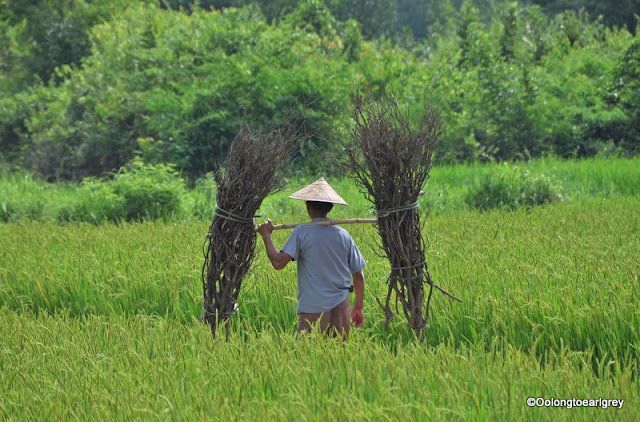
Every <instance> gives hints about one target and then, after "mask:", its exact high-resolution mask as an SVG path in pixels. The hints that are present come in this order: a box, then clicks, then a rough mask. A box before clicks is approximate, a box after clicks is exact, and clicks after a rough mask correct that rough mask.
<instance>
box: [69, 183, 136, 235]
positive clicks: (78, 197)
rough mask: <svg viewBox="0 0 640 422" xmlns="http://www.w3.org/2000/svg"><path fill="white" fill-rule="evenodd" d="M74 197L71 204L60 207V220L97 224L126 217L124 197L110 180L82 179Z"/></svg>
mask: <svg viewBox="0 0 640 422" xmlns="http://www.w3.org/2000/svg"><path fill="white" fill-rule="evenodd" d="M73 198H74V199H73V200H72V201H71V202H70V203H69V204H67V205H63V206H61V207H60V208H59V210H58V215H57V219H58V220H59V221H86V222H91V223H96V224H97V223H100V222H102V221H107V220H108V221H118V220H122V219H123V218H124V217H123V214H122V211H123V209H124V208H125V206H124V205H125V204H124V202H125V201H124V198H122V197H121V196H119V195H117V194H116V193H115V192H114V190H113V184H112V183H110V182H106V181H102V180H99V179H96V178H93V177H88V178H86V179H84V180H83V181H82V185H81V186H80V187H79V188H78V189H77V190H76V192H75V194H74V196H73Z"/></svg>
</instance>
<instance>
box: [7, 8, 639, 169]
mask: <svg viewBox="0 0 640 422" xmlns="http://www.w3.org/2000/svg"><path fill="white" fill-rule="evenodd" d="M68 1H71V0H68ZM77 1H80V0H77ZM187 3H189V2H182V3H181V4H182V5H183V6H185V7H184V8H183V9H181V10H182V11H173V10H171V7H174V6H171V5H168V4H167V3H163V4H165V6H171V7H168V8H166V9H163V8H160V7H157V6H155V5H154V4H153V3H132V4H131V5H130V7H128V8H124V7H123V8H121V10H119V11H118V12H117V19H109V18H108V17H109V16H115V15H113V14H114V13H116V12H115V11H114V10H112V9H114V8H115V5H117V4H118V3H117V1H116V0H113V2H107V3H105V5H104V8H98V9H93V7H94V6H91V7H89V6H86V7H87V8H85V9H82V10H83V11H82V13H81V12H80V10H79V9H78V10H75V9H74V12H73V13H77V14H82V16H85V14H86V15H87V16H89V15H90V16H91V17H92V18H91V19H93V17H95V16H98V15H99V16H102V17H103V19H104V20H103V21H102V23H101V24H98V25H94V24H89V23H87V24H86V25H85V26H86V28H87V31H89V33H88V34H89V35H88V39H89V42H90V46H91V54H90V55H88V56H85V57H84V58H83V59H82V66H79V65H78V64H77V63H71V64H70V65H61V66H58V67H56V68H55V78H54V79H55V81H54V80H52V81H51V82H52V83H50V84H48V85H42V84H36V85H35V86H33V87H32V88H30V89H29V90H23V91H21V92H20V93H17V94H15V95H13V94H11V93H8V94H7V93H5V92H3V94H4V95H2V96H1V98H0V148H1V149H2V157H0V162H1V163H3V164H4V165H10V166H12V167H20V166H22V167H26V168H28V169H30V170H33V171H36V172H38V173H40V174H41V175H43V176H44V177H45V178H46V179H47V180H74V181H80V180H82V179H83V178H84V177H88V176H95V177H104V176H105V175H107V174H109V173H112V172H114V171H116V170H117V169H119V168H120V167H122V166H123V165H125V164H126V163H127V162H129V161H130V160H131V159H132V158H133V157H134V156H135V155H136V154H142V156H143V157H144V159H145V160H146V161H147V162H150V163H171V164H173V165H176V167H177V168H178V169H179V170H180V171H181V172H182V174H184V175H185V177H187V178H189V179H191V180H196V179H198V178H199V177H201V176H202V175H203V174H206V173H208V172H212V171H215V170H216V169H217V167H218V165H219V163H220V162H221V161H222V160H224V157H225V154H226V152H227V149H228V146H229V144H230V142H231V140H232V139H233V138H234V137H235V135H236V133H237V131H238V128H239V127H240V126H241V124H242V122H243V121H245V120H250V121H251V122H252V124H256V125H263V124H268V123H272V122H275V121H278V120H280V119H281V118H282V116H283V114H286V112H287V111H288V110H290V109H294V110H302V109H304V110H303V111H302V114H303V115H304V119H303V120H304V123H305V124H306V125H307V127H309V129H310V130H312V131H314V136H313V137H312V138H311V139H310V140H309V141H308V142H305V143H304V144H303V145H302V146H301V149H300V150H299V151H298V153H297V156H296V160H295V162H296V168H295V171H296V172H297V174H301V175H302V174H310V173H325V174H326V173H331V172H332V171H334V169H333V168H332V167H331V166H330V165H327V164H325V162H324V161H323V160H318V159H317V156H318V152H319V151H322V152H327V153H339V151H336V146H337V145H338V143H337V142H335V140H336V139H340V138H343V137H344V136H345V133H346V130H347V126H346V125H348V124H349V123H348V120H349V119H348V117H349V116H348V111H347V109H348V104H349V102H350V91H351V88H352V84H353V83H356V84H358V85H360V86H362V87H363V89H365V90H368V91H371V92H373V93H378V94H379V93H382V92H384V90H385V89H392V90H394V92H395V93H396V96H397V98H399V101H401V102H403V103H404V105H406V106H407V108H408V109H409V110H410V111H411V112H412V113H417V112H418V110H417V109H416V104H417V103H418V99H419V98H421V97H423V95H424V94H425V91H431V92H432V93H433V94H434V95H435V96H436V97H439V98H440V100H441V106H442V109H443V119H444V121H445V122H446V123H447V125H446V129H445V133H444V134H443V136H442V138H441V141H440V143H439V145H438V146H437V148H438V150H437V154H436V157H435V158H436V161H437V162H440V163H456V162H461V161H473V160H520V159H525V160H526V159H529V158H532V157H538V156H542V155H545V154H551V155H557V156H560V157H564V158H567V157H585V156H594V155H597V154H599V153H602V154H608V152H607V151H610V150H615V151H618V152H616V153H627V154H634V153H636V152H637V151H638V147H637V145H638V143H639V141H638V138H639V137H640V136H639V135H638V130H637V128H638V127H639V126H640V125H639V124H638V117H637V116H638V115H639V114H640V113H639V112H638V110H639V108H638V104H640V101H637V98H636V95H635V93H636V92H638V91H639V90H638V89H637V87H636V86H635V85H634V84H635V81H636V80H638V79H639V78H638V77H637V75H636V74H635V73H634V72H635V71H634V70H633V69H635V67H634V66H635V65H634V63H635V61H634V60H635V59H634V57H635V56H634V55H635V53H634V52H635V51H636V49H635V47H633V46H632V43H633V42H634V38H633V36H632V35H631V34H630V33H629V32H628V31H626V30H608V29H606V28H605V27H604V26H603V25H602V23H601V22H600V21H597V20H596V21H592V20H591V18H590V17H589V16H590V15H589V14H588V13H586V12H584V11H583V12H576V13H574V12H573V11H567V12H563V13H562V14H561V15H558V16H557V17H554V18H553V19H548V18H546V17H545V16H544V15H543V14H542V11H541V10H542V9H541V8H540V7H537V6H524V5H522V4H521V3H517V2H508V3H506V2H499V3H495V2H489V1H483V0H467V1H464V2H462V3H463V4H462V5H461V4H460V2H444V3H439V4H438V5H435V4H429V5H428V7H427V9H428V10H432V11H436V10H439V11H441V12H442V13H443V15H442V16H439V17H438V19H437V22H436V21H434V23H433V25H434V27H433V28H434V31H436V32H437V34H436V35H434V36H433V37H431V38H430V39H429V40H428V41H427V42H425V43H422V44H418V43H415V42H412V41H411V40H409V39H406V37H404V38H402V37H398V38H395V39H392V40H391V39H386V40H385V39H381V40H377V41H365V39H364V37H363V33H365V32H366V31H367V30H365V25H364V24H363V23H361V22H356V21H354V20H348V21H346V22H341V19H343V18H344V17H343V16H342V15H340V18H339V19H337V18H336V17H335V16H334V13H337V12H336V10H338V9H336V8H340V7H346V6H345V5H348V4H352V3H348V2H340V1H336V2H329V3H327V4H325V3H323V2H321V1H320V0H314V1H308V2H307V1H305V2H297V3H296V4H295V5H294V4H290V3H287V2H286V1H283V2H282V3H281V4H280V6H277V7H280V10H282V11H285V10H286V12H287V13H286V14H285V13H284V12H283V13H282V14H278V15H274V16H271V17H266V16H265V14H266V13H265V12H264V10H265V9H264V8H263V9H262V10H261V9H260V8H259V7H258V6H260V7H262V6H265V5H264V4H263V3H260V2H259V4H258V6H256V5H253V6H247V7H244V8H242V9H234V8H228V7H227V6H234V5H243V4H244V3H242V4H240V2H236V3H233V2H227V3H225V4H223V3H224V2H221V3H220V4H217V3H216V4H214V3H212V2H209V3H207V4H204V3H203V6H204V7H205V8H204V9H202V8H199V7H191V6H193V2H191V3H190V4H191V6H190V7H188V8H187V7H186V5H187ZM285 3H286V4H285ZM374 3H375V6H376V8H379V10H385V7H387V6H388V4H387V3H385V2H372V3H371V5H373V4H374ZM408 3H410V2H408ZM65 4H66V3H65ZM74 4H75V3H74ZM78 4H80V3H78ZM363 4H364V3H363ZM367 4H369V3H367ZM385 4H387V6H385ZM395 4H396V6H394V7H400V3H395ZM273 6H274V7H276V5H275V3H274V5H273ZM294 6H295V7H294ZM352 6H353V7H354V8H355V7H356V6H355V5H353V4H352ZM405 6H406V4H405ZM78 7H80V6H78ZM83 7H84V6H83ZM95 7H96V8H97V7H98V6H97V5H96V6H95ZM218 7H225V9H224V10H222V11H220V10H214V9H211V8H218ZM265 7H266V6H265ZM403 7H404V6H403ZM425 7H426V6H425ZM457 7H460V11H458V10H457ZM380 8H381V9H380ZM352 9H353V8H352ZM374 9H375V8H374ZM25 10H26V9H25ZM345 10H346V9H345ZM354 10H355V9H354ZM376 10H378V9H376ZM416 10H418V9H416ZM332 12H333V13H332ZM16 13H17V12H16ZM25 13H26V12H25ZM43 13H44V12H43ZM371 13H374V11H373V10H372V11H371ZM375 13H378V12H375ZM416 13H418V12H416ZM18 15H19V14H16V15H15V16H18ZM11 16H14V15H11ZM21 16H22V15H21ZM74 16H75V15H74ZM78 16H80V15H78ZM344 16H347V15H344ZM12 19H13V17H11V18H5V21H7V22H9V21H10V22H11V23H10V25H9V26H6V28H7V29H3V31H2V32H0V38H2V37H4V38H6V39H8V40H10V41H11V40H18V38H19V36H18V35H19V34H21V33H22V31H26V29H24V28H23V29H17V28H19V26H20V25H27V23H25V22H26V21H24V19H23V20H22V21H20V22H22V23H19V22H18V21H15V22H14V21H13V20H12ZM87 19H88V20H87V22H94V21H93V20H91V19H89V18H87ZM96 19H97V18H96ZM376 19H377V18H376ZM268 22H271V23H268ZM83 25H84V24H83ZM85 26H83V27H85ZM20 28H21V27H20ZM25 28H26V26H25ZM385 31H386V30H385ZM65 37H66V36H65ZM16 42H18V41H16ZM12 43H13V41H11V42H10V48H9V50H6V51H8V53H6V54H5V56H6V57H7V60H8V62H7V63H8V64H7V65H6V66H9V65H11V66H13V65H12V64H11V63H14V64H15V63H17V62H15V60H14V59H15V58H16V57H18V56H16V55H15V54H18V53H16V52H17V51H18V50H19V48H18V47H19V45H18V44H19V43H18V44H15V43H13V44H12ZM25 51H26V50H25ZM14 53H15V54H14ZM2 54H4V53H0V55H2ZM20 54H22V53H20ZM24 54H27V53H26V52H25V53H24ZM29 54H30V53H29ZM7 69H8V68H7ZM21 69H22V70H23V71H24V70H25V69H26V68H25V67H21ZM18 70H19V69H17V68H15V67H14V68H12V70H11V72H10V74H5V73H2V74H0V85H2V84H7V86H9V85H12V82H15V79H14V76H15V78H18V77H20V76H19V75H20V72H19V71H18ZM53 82H58V83H53ZM13 85H15V84H13ZM13 85H12V86H13Z"/></svg>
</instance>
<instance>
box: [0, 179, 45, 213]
mask: <svg viewBox="0 0 640 422" xmlns="http://www.w3.org/2000/svg"><path fill="white" fill-rule="evenodd" d="M0 176H1V177H0V222H4V223H6V222H7V221H16V220H22V219H24V220H40V219H41V217H42V212H43V210H44V204H45V202H46V200H47V198H46V196H47V195H46V193H47V192H46V189H47V187H46V184H45V183H43V182H42V181H41V180H38V178H34V177H33V176H32V175H30V174H29V173H26V172H19V173H18V174H14V175H9V174H8V173H4V172H2V173H0Z"/></svg>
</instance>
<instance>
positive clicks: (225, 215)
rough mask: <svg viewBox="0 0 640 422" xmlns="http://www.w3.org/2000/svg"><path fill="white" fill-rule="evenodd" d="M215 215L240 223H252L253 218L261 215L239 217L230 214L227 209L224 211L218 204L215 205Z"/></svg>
mask: <svg viewBox="0 0 640 422" xmlns="http://www.w3.org/2000/svg"><path fill="white" fill-rule="evenodd" d="M215 215H217V216H218V217H220V218H224V219H225V220H229V221H234V222H236V223H242V224H253V219H254V218H256V217H262V216H261V215H254V216H253V217H251V218H246V217H240V216H239V215H235V214H232V213H230V212H229V211H225V210H223V209H222V208H220V207H218V206H216V212H215Z"/></svg>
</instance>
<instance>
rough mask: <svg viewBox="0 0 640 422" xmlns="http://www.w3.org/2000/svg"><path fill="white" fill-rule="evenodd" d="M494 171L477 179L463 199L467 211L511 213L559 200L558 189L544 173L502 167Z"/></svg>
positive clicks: (514, 167)
mask: <svg viewBox="0 0 640 422" xmlns="http://www.w3.org/2000/svg"><path fill="white" fill-rule="evenodd" d="M496 170H497V171H495V172H491V173H487V174H484V175H482V176H481V177H479V178H477V179H476V181H475V183H473V184H472V185H471V187H470V188H469V191H468V192H467V194H466V196H465V202H466V203H467V205H468V206H469V207H470V208H479V209H482V210H487V209H491V208H500V209H514V208H517V207H521V206H525V207H532V206H536V205H542V204H545V203H548V202H553V201H555V200H559V199H561V198H562V195H561V194H560V188H559V187H558V186H556V185H555V184H554V183H553V182H552V181H551V179H550V178H549V177H548V176H547V175H545V174H543V173H535V172H533V171H531V170H529V169H525V168H522V167H520V166H517V165H513V164H509V163H504V164H503V165H501V166H499V167H498V168H496Z"/></svg>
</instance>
